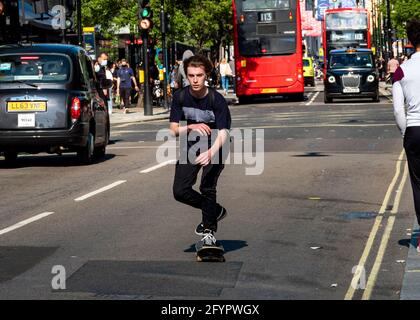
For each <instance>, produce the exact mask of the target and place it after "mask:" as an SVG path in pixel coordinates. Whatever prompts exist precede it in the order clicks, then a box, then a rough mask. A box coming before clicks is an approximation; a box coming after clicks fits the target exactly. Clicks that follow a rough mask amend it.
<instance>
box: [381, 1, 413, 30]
mask: <svg viewBox="0 0 420 320" xmlns="http://www.w3.org/2000/svg"><path fill="white" fill-rule="evenodd" d="M390 5H391V23H392V27H393V28H394V29H395V30H397V36H398V37H399V38H405V37H406V34H405V26H406V24H407V22H408V21H409V20H410V19H412V18H420V0H390ZM381 11H382V14H383V15H384V16H385V17H386V14H387V12H386V1H383V2H382V5H381Z"/></svg>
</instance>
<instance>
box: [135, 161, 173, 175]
mask: <svg viewBox="0 0 420 320" xmlns="http://www.w3.org/2000/svg"><path fill="white" fill-rule="evenodd" d="M175 163H176V159H173V160H168V161H165V162H162V163H160V164H158V165H155V166H153V167H151V168H149V169H145V170H142V171H140V173H149V172H152V171H154V170H157V169H160V168H162V167H165V166H167V165H169V164H175Z"/></svg>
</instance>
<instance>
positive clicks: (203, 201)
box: [170, 55, 231, 246]
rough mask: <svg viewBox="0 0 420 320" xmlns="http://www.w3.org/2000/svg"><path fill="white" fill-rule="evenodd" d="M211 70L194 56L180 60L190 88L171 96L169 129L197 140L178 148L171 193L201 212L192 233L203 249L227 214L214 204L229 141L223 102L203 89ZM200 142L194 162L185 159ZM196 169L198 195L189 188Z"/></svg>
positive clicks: (211, 242)
mask: <svg viewBox="0 0 420 320" xmlns="http://www.w3.org/2000/svg"><path fill="white" fill-rule="evenodd" d="M211 70H212V64H211V62H210V61H209V60H208V59H207V58H206V57H204V56H201V55H196V56H192V57H190V58H189V59H187V60H186V61H184V72H185V74H186V75H187V77H188V80H189V82H190V83H191V85H190V86H188V87H186V88H184V89H182V90H178V91H177V92H176V93H175V95H174V99H173V101H172V107H171V114H170V130H171V132H172V133H173V134H174V135H175V136H179V135H180V134H181V136H183V135H188V136H189V135H191V134H199V135H200V138H201V139H200V141H198V142H196V141H188V140H190V139H188V138H187V142H188V143H186V144H185V145H186V148H181V150H180V153H181V154H180V160H179V161H178V162H177V164H176V169H175V177H174V184H173V193H174V197H175V199H176V200H177V201H179V202H181V203H184V204H186V205H189V206H192V207H194V208H197V209H200V210H201V213H202V220H201V223H199V224H198V226H197V228H196V230H195V233H196V234H197V235H200V236H201V237H202V239H201V242H200V243H201V244H203V245H206V246H216V238H215V236H214V234H215V232H216V231H217V227H218V221H220V220H221V219H223V218H225V217H226V215H227V210H226V209H225V208H224V207H223V206H221V205H220V204H219V203H217V201H216V194H217V191H216V186H217V182H218V179H219V177H220V174H221V173H222V171H223V169H224V163H223V158H221V157H222V155H223V154H224V153H225V152H222V147H223V146H224V145H225V143H226V142H227V141H228V139H229V130H230V126H231V116H230V111H229V108H228V105H227V103H226V100H225V99H224V98H223V96H222V95H221V94H220V93H218V92H217V91H216V90H214V89H212V88H208V87H206V86H205V81H206V78H207V77H208V75H209V74H210V72H211ZM181 121H186V124H185V123H180V122H181ZM215 129H217V132H215V131H214V130H215ZM212 135H216V137H213V139H212ZM212 141H214V142H213V143H212ZM203 142H204V145H205V146H206V147H207V148H202V149H201V150H199V152H196V153H195V155H196V158H195V159H191V157H188V154H189V153H191V152H192V153H193V154H194V151H197V150H196V149H195V148H196V146H197V144H198V143H200V145H201V146H202V145H203ZM181 145H183V143H182V141H181ZM192 148H194V149H192ZM190 151H191V152H190ZM197 153H198V155H197ZM181 160H182V161H181ZM200 170H202V176H201V183H200V188H199V190H200V192H197V191H195V190H193V186H194V184H195V183H196V181H197V175H198V173H199V172H200Z"/></svg>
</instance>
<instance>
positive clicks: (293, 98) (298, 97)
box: [290, 93, 305, 101]
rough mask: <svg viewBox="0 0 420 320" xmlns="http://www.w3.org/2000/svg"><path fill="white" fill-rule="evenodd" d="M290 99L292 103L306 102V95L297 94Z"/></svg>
mask: <svg viewBox="0 0 420 320" xmlns="http://www.w3.org/2000/svg"><path fill="white" fill-rule="evenodd" d="M290 98H291V100H292V101H304V100H305V95H304V94H303V93H295V94H293V95H292V96H291V97H290Z"/></svg>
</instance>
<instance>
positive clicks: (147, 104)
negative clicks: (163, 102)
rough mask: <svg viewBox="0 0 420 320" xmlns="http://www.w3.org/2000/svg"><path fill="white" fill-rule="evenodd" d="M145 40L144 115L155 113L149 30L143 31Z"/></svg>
mask: <svg viewBox="0 0 420 320" xmlns="http://www.w3.org/2000/svg"><path fill="white" fill-rule="evenodd" d="M142 40H143V46H144V47H143V49H144V50H143V61H144V63H143V66H144V94H143V97H144V115H145V116H152V115H153V106H152V97H151V94H150V89H151V88H150V76H149V71H150V67H149V34H148V32H147V31H143V32H142Z"/></svg>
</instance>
